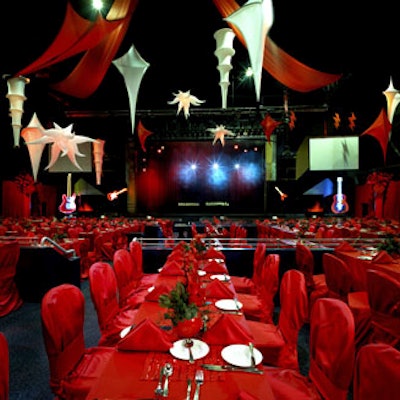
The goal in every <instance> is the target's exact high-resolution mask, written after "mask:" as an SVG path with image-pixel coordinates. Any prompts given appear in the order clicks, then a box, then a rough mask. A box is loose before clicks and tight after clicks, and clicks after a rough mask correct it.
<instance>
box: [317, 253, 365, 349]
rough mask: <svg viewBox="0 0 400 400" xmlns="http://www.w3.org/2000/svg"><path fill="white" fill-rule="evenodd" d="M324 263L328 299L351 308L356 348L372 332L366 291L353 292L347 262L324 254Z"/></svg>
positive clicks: (351, 278) (332, 255)
mask: <svg viewBox="0 0 400 400" xmlns="http://www.w3.org/2000/svg"><path fill="white" fill-rule="evenodd" d="M322 263H323V268H324V272H325V278H326V283H327V285H328V294H327V297H330V298H336V299H340V300H342V301H344V302H345V303H347V304H348V306H349V307H350V309H351V311H352V313H353V317H354V322H355V327H356V347H357V348H358V347H360V346H362V345H363V344H364V343H366V342H367V341H368V340H369V339H368V338H369V336H370V332H371V309H370V306H369V302H368V294H367V292H366V291H360V292H353V291H351V288H352V284H353V277H352V275H351V271H350V269H349V267H348V266H347V264H346V262H345V261H343V260H342V259H341V258H339V257H337V256H335V255H334V254H330V253H324V254H323V256H322Z"/></svg>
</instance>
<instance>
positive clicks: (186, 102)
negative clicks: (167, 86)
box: [168, 90, 205, 119]
mask: <svg viewBox="0 0 400 400" xmlns="http://www.w3.org/2000/svg"><path fill="white" fill-rule="evenodd" d="M173 95H174V96H175V98H174V99H173V100H171V101H168V104H178V111H177V112H176V115H178V114H179V113H180V112H181V110H183V111H184V115H185V118H186V119H187V118H188V117H189V115H190V113H189V108H190V106H191V105H194V106H199V105H201V104H202V103H205V100H199V99H198V98H197V97H196V96H193V95H191V94H190V90H188V91H187V92H182V91H181V90H178V93H173Z"/></svg>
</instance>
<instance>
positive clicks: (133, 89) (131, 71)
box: [112, 45, 150, 134]
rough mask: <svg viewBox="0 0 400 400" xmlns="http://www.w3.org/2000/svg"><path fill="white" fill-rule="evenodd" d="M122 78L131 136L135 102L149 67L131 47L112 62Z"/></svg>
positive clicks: (133, 128) (133, 125)
mask: <svg viewBox="0 0 400 400" xmlns="http://www.w3.org/2000/svg"><path fill="white" fill-rule="evenodd" d="M112 63H113V64H114V65H115V66H116V67H117V69H118V71H119V72H120V73H121V75H122V76H123V77H124V81H125V86H126V89H127V91H128V97H129V105H130V113H131V126H132V134H133V132H134V131H135V113H136V101H137V96H138V92H139V88H140V84H141V82H142V78H143V76H144V74H145V72H146V71H147V68H148V67H149V66H150V64H149V63H148V62H146V61H145V60H144V59H143V58H142V57H141V55H140V54H139V53H138V51H137V50H136V49H135V47H134V46H133V45H132V46H131V47H130V49H129V50H128V52H126V53H125V54H124V55H123V56H122V57H120V58H118V59H116V60H114V61H113V62H112Z"/></svg>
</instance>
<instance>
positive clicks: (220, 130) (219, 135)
mask: <svg viewBox="0 0 400 400" xmlns="http://www.w3.org/2000/svg"><path fill="white" fill-rule="evenodd" d="M207 131H209V132H212V133H213V134H214V140H213V143H212V144H213V146H214V145H215V143H216V142H217V140H219V141H220V142H221V144H222V146H225V135H228V136H235V134H234V133H233V132H232V131H230V130H228V129H225V126H224V125H217V126H216V127H215V128H208V129H207Z"/></svg>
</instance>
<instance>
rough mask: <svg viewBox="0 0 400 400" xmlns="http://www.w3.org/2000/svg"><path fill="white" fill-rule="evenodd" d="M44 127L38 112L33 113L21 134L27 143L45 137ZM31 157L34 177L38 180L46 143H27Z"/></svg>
mask: <svg viewBox="0 0 400 400" xmlns="http://www.w3.org/2000/svg"><path fill="white" fill-rule="evenodd" d="M43 132H44V128H43V126H42V124H41V123H40V121H39V119H38V117H37V115H36V113H34V114H33V116H32V118H31V120H30V122H29V124H28V126H26V127H25V128H23V129H22V131H21V136H22V138H23V139H24V140H25V142H26V143H28V142H32V141H34V140H37V139H40V138H41V137H43ZM26 146H27V147H28V152H29V158H30V160H31V166H32V174H33V179H34V181H35V182H36V181H37V175H38V172H39V166H40V160H41V158H42V154H43V150H44V148H45V146H46V144H44V143H42V144H36V145H35V144H27V145H26Z"/></svg>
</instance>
